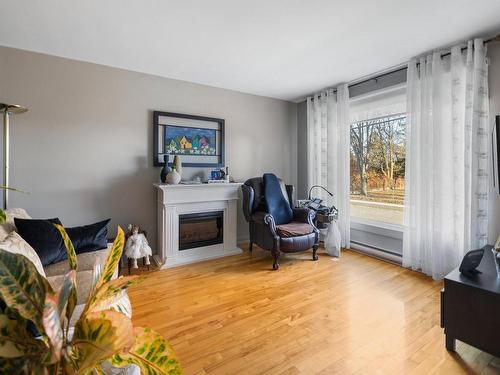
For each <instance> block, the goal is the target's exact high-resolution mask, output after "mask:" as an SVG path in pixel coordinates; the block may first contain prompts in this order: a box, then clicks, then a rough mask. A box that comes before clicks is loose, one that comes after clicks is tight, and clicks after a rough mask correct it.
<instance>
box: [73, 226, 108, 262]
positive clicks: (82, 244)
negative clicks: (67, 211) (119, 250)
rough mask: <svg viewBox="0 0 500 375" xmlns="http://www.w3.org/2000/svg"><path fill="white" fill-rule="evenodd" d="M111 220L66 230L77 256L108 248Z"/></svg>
mask: <svg viewBox="0 0 500 375" xmlns="http://www.w3.org/2000/svg"><path fill="white" fill-rule="evenodd" d="M110 220H111V219H107V220H103V221H99V222H98V223H94V224H89V225H83V226H80V227H73V228H66V232H67V233H68V236H69V238H70V239H71V242H72V243H73V246H74V247H75V251H76V253H77V254H80V253H86V252H88V251H96V250H101V249H106V247H107V246H108V223H109V222H110Z"/></svg>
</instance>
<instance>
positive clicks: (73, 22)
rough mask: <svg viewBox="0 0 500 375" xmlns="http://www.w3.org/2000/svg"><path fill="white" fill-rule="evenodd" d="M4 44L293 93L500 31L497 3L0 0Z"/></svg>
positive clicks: (256, 90)
mask: <svg viewBox="0 0 500 375" xmlns="http://www.w3.org/2000/svg"><path fill="white" fill-rule="evenodd" d="M0 9H1V11H0V45H4V46H10V47H15V48H21V49H26V50H31V51H37V52H42V53H47V54H50V55H56V56H63V57H67V58H71V59H76V60H83V61H90V62H94V63H98V64H104V65H109V66H114V67H119V68H124V69H129V70H133V71H138V72H144V73H150V74H156V75H159V76H164V77H169V78H176V79H181V80H185V81H191V82H197V83H203V84H207V85H211V86H216V87H223V88H227V89H233V90H238V91H242V92H247V93H252V94H258V95H264V96H269V97H274V98H280V99H286V100H296V99H299V98H303V97H304V96H306V95H308V94H310V93H312V92H314V91H317V90H320V89H322V88H325V87H327V86H331V85H335V84H337V83H339V82H348V81H351V80H354V79H357V78H359V77H362V76H365V75H368V74H371V73H374V72H377V71H380V70H383V69H387V68H390V67H392V66H395V65H398V64H401V63H403V62H405V61H407V60H408V59H409V58H410V57H412V56H414V55H418V54H421V53H423V52H426V51H429V50H432V49H435V48H440V47H443V46H447V45H449V44H452V43H454V42H457V41H462V40H465V39H467V38H471V37H474V36H489V35H491V34H492V33H494V32H495V31H499V30H500V18H499V15H500V1H499V0H376V1H375V0H357V1H356V0H351V1H347V0H309V1H306V0H178V1H170V0H43V1H42V0H37V1H34V0H16V1H12V0H0Z"/></svg>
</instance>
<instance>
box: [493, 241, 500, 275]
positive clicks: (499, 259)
mask: <svg viewBox="0 0 500 375" xmlns="http://www.w3.org/2000/svg"><path fill="white" fill-rule="evenodd" d="M491 251H492V252H493V259H494V261H495V267H496V268H497V277H498V278H499V279H500V249H495V248H492V249H491Z"/></svg>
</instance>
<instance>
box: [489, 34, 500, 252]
mask: <svg viewBox="0 0 500 375" xmlns="http://www.w3.org/2000/svg"><path fill="white" fill-rule="evenodd" d="M488 56H489V58H490V67H489V72H488V74H489V89H490V114H491V118H490V120H491V124H492V126H493V124H494V121H495V115H500V43H499V42H494V43H489V44H488ZM498 147H500V145H498ZM493 183H494V182H493V178H490V205H489V218H490V222H489V230H488V234H489V235H488V239H489V240H488V242H489V243H490V244H494V243H495V240H496V238H497V236H498V235H499V234H500V195H499V194H498V184H497V186H494V185H493Z"/></svg>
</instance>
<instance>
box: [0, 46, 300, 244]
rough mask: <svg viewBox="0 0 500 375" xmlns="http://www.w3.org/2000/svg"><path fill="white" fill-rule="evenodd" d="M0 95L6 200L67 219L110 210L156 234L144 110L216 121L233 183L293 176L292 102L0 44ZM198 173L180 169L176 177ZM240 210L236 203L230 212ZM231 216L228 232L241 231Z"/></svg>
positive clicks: (122, 221) (93, 217)
mask: <svg viewBox="0 0 500 375" xmlns="http://www.w3.org/2000/svg"><path fill="white" fill-rule="evenodd" d="M0 102H8V103H18V104H22V105H24V106H27V107H28V108H29V112H27V113H25V114H23V115H19V116H17V117H14V118H13V119H12V132H11V137H10V139H11V159H12V160H11V185H12V186H15V187H18V188H21V189H23V190H25V191H28V192H29V194H28V195H25V194H18V193H13V194H11V200H10V203H11V204H10V206H11V207H24V208H26V209H27V210H28V211H29V212H30V214H31V215H32V216H33V217H37V218H46V217H55V216H57V217H59V218H61V220H62V222H63V223H64V224H65V225H67V226H73V225H81V224H85V223H90V222H93V221H97V220H100V219H102V218H107V217H111V218H112V222H111V226H110V228H112V232H114V231H115V230H114V228H115V227H116V225H121V226H125V225H127V224H128V223H131V222H134V223H138V224H141V225H142V226H143V227H144V229H146V230H147V231H148V232H149V233H150V236H149V237H150V239H151V242H152V243H153V245H154V244H155V242H156V241H155V239H156V204H155V201H156V196H155V191H154V189H153V187H152V184H153V183H155V182H157V181H158V180H159V173H160V168H157V167H153V165H152V134H153V133H152V128H153V126H152V111H153V110H162V111H171V112H179V113H187V114H194V115H202V116H211V117H220V118H224V119H225V120H226V161H227V165H228V166H229V170H230V174H231V175H232V176H234V178H235V179H236V180H239V181H242V180H245V179H246V178H248V177H252V176H258V175H262V173H263V172H274V173H276V174H277V175H279V176H282V177H283V178H284V179H285V180H286V181H289V182H291V183H294V184H295V183H296V179H297V154H296V152H297V150H296V144H297V131H296V126H297V124H296V122H297V121H296V112H297V106H296V104H294V103H289V102H286V101H281V100H275V99H270V98H265V97H259V96H254V95H247V94H243V93H239V92H235V91H229V90H224V89H218V88H213V87H208V86H203V85H198V84H193V83H188V82H183V81H177V80H172V79H166V78H161V77H157V76H152V75H146V74H140V73H134V72H130V71H125V70H120V69H115V68H110V67H105V66H100V65H95V64H90V63H85V62H79V61H73V60H68V59H63V58H58V57H53V56H47V55H42V54H37V53H31V52H26V51H21V50H16V49H11V48H5V47H0ZM208 171H209V169H208V170H206V169H205V170H197V169H190V168H184V169H183V173H184V176H183V177H185V178H190V177H191V176H192V175H194V174H197V173H201V174H203V175H205V176H206V175H207V172H208ZM240 211H241V210H240ZM247 236H248V235H247V225H246V224H245V222H244V219H243V217H242V215H241V212H240V215H239V223H238V238H239V240H240V241H241V240H245V239H246V238H247Z"/></svg>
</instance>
